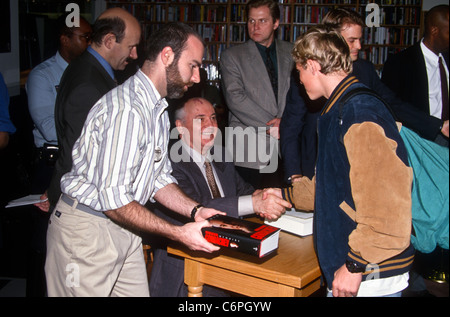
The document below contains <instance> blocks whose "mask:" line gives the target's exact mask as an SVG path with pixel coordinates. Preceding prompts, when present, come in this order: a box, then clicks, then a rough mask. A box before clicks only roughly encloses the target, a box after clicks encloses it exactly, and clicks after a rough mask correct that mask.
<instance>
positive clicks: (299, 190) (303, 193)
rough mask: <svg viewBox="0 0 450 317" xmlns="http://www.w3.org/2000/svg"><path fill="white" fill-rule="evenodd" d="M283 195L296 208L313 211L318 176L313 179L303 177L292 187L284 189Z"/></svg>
mask: <svg viewBox="0 0 450 317" xmlns="http://www.w3.org/2000/svg"><path fill="white" fill-rule="evenodd" d="M283 191H284V192H283V197H284V199H286V200H287V201H289V202H290V203H291V204H292V205H294V207H295V208H296V209H299V210H305V211H313V210H314V199H315V193H316V177H315V176H314V178H313V179H312V180H311V179H309V178H308V177H302V178H301V179H300V180H298V181H296V182H294V183H293V184H292V187H290V188H286V189H284V190H283Z"/></svg>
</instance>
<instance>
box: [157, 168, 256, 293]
mask: <svg viewBox="0 0 450 317" xmlns="http://www.w3.org/2000/svg"><path fill="white" fill-rule="evenodd" d="M223 161H224V160H223ZM212 164H213V166H214V169H215V171H216V174H217V177H218V179H219V181H220V184H221V186H222V189H223V192H224V197H223V198H218V199H212V198H211V193H210V190H209V187H208V183H207V182H206V180H205V178H204V177H203V174H202V172H201V171H200V169H199V167H198V166H197V164H196V163H195V162H192V161H191V162H178V163H174V162H173V161H172V168H173V173H172V175H173V176H174V177H175V178H176V179H177V181H178V185H179V186H180V188H181V189H182V190H183V191H184V192H185V193H186V194H187V195H188V196H190V197H191V198H192V199H194V200H196V201H197V202H199V203H201V204H203V205H204V206H205V207H209V208H215V209H217V210H220V211H223V212H226V213H227V214H228V215H230V216H233V217H238V215H239V214H238V199H239V196H243V195H251V194H252V193H253V192H254V189H253V187H252V186H251V185H249V184H247V183H245V182H244V180H243V179H242V178H241V177H240V176H239V174H238V173H237V172H236V170H235V166H234V164H233V163H230V162H212ZM150 208H151V207H150ZM153 210H154V212H155V214H156V215H158V216H159V217H161V218H163V219H166V220H168V221H169V222H171V223H174V224H177V225H182V224H183V223H186V222H187V221H189V220H188V219H181V217H179V216H177V215H176V214H175V213H174V212H171V211H169V210H167V209H163V208H161V206H159V208H157V209H153ZM167 242H168V241H167V240H163V239H157V238H156V237H152V238H150V242H149V243H150V245H151V246H152V248H153V249H155V251H154V261H153V267H152V273H151V278H150V294H151V296H154V297H176V296H187V288H186V286H185V285H184V262H183V260H180V259H178V258H175V257H172V256H169V255H167V252H166V246H167ZM203 294H204V296H223V295H224V293H222V292H221V291H218V290H215V289H212V288H207V287H205V288H204V289H203Z"/></svg>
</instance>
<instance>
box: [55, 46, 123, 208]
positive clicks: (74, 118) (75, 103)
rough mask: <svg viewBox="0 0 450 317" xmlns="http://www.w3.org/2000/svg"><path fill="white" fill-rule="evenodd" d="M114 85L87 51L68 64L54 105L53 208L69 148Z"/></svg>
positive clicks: (68, 163) (69, 156) (69, 160)
mask: <svg viewBox="0 0 450 317" xmlns="http://www.w3.org/2000/svg"><path fill="white" fill-rule="evenodd" d="M115 86H116V83H115V81H114V79H113V78H111V76H110V75H109V74H108V73H107V72H106V70H105V69H104V68H103V66H102V65H101V64H100V63H99V62H98V61H97V59H96V58H95V57H94V56H93V55H92V54H91V53H89V52H88V51H86V52H84V53H83V54H82V55H81V56H80V57H78V58H77V59H76V60H74V61H73V62H71V63H70V64H69V66H68V67H67V69H66V70H65V72H64V74H63V76H62V78H61V83H60V86H59V89H58V94H57V97H56V103H55V121H56V122H55V123H56V133H57V136H58V144H59V157H58V160H57V162H56V165H55V171H54V173H53V177H52V180H51V183H50V187H49V189H48V197H49V200H50V203H51V204H52V205H53V206H54V205H55V204H56V203H57V202H58V199H59V196H60V195H61V189H60V181H61V177H62V176H63V175H64V174H65V173H67V172H69V171H70V169H71V168H72V148H73V146H74V144H75V142H76V140H77V139H78V138H79V136H80V134H81V130H82V129H83V125H84V122H85V121H86V118H87V115H88V113H89V111H90V110H91V108H92V106H93V105H94V104H95V103H96V102H97V101H98V100H99V99H100V98H101V97H103V95H104V94H106V93H107V92H108V91H110V90H111V89H113V88H114V87H115Z"/></svg>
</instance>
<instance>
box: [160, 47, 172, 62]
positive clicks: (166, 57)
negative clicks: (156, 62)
mask: <svg viewBox="0 0 450 317" xmlns="http://www.w3.org/2000/svg"><path fill="white" fill-rule="evenodd" d="M174 58H175V53H174V52H173V50H172V48H171V47H170V46H167V47H165V48H164V49H163V50H162V51H161V60H162V62H163V64H164V66H170V65H171V64H172V63H173V60H174Z"/></svg>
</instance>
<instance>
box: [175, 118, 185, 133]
mask: <svg viewBox="0 0 450 317" xmlns="http://www.w3.org/2000/svg"><path fill="white" fill-rule="evenodd" d="M175 127H176V128H177V130H178V133H179V134H180V135H183V134H184V131H185V130H186V128H185V127H184V126H183V122H181V120H175Z"/></svg>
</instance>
